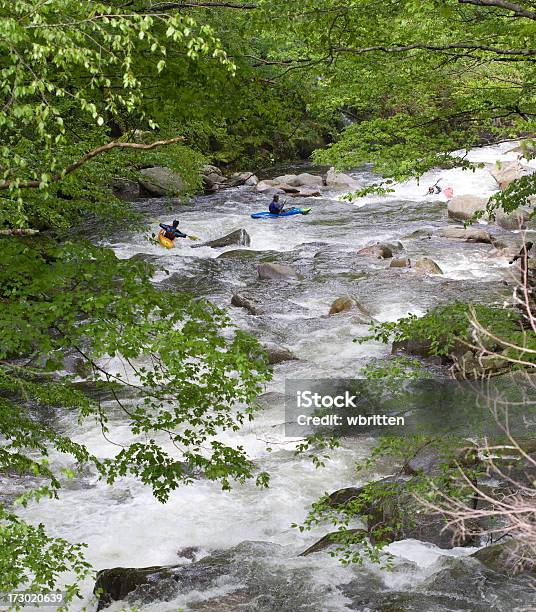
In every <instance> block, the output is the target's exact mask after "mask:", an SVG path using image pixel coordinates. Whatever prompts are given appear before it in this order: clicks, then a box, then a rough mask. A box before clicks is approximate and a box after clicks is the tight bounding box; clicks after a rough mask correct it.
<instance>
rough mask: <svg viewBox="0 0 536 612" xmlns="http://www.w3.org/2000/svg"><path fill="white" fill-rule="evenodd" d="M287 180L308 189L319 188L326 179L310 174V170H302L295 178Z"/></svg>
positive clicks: (291, 183) (293, 184) (290, 183)
mask: <svg viewBox="0 0 536 612" xmlns="http://www.w3.org/2000/svg"><path fill="white" fill-rule="evenodd" d="M287 182H288V184H289V185H292V186H294V187H306V188H307V189H319V188H321V187H323V186H324V181H323V179H322V177H321V176H317V175H316V174H309V173H308V172H302V173H301V174H298V175H297V176H296V177H295V178H294V179H293V180H291V181H287Z"/></svg>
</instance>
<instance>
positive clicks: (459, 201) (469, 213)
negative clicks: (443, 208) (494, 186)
mask: <svg viewBox="0 0 536 612" xmlns="http://www.w3.org/2000/svg"><path fill="white" fill-rule="evenodd" d="M487 204H488V198H485V197H482V196H474V195H459V196H455V197H454V198H452V200H449V202H448V204H447V211H448V215H449V217H450V218H451V219H459V220H460V221H467V220H468V219H471V218H472V217H473V215H474V214H476V213H477V212H480V211H483V210H486V206H487Z"/></svg>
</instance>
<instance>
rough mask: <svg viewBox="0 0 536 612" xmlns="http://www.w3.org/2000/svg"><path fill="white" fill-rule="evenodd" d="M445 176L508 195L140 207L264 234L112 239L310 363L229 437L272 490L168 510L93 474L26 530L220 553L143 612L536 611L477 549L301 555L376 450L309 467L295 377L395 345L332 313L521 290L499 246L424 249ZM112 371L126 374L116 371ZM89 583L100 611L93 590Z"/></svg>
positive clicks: (284, 367) (221, 200)
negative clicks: (400, 255) (245, 294)
mask: <svg viewBox="0 0 536 612" xmlns="http://www.w3.org/2000/svg"><path fill="white" fill-rule="evenodd" d="M513 146H515V145H514V144H512V143H509V144H506V145H501V146H496V147H488V148H485V149H478V150H475V151H473V152H472V153H471V155H472V158H473V159H474V160H475V161H484V162H488V163H493V162H494V161H495V160H496V159H511V158H512V154H507V153H506V151H507V150H508V149H511V148H512V147H513ZM285 171H287V170H285ZM281 173H283V172H281ZM353 174H354V176H355V177H356V178H358V179H359V180H363V181H366V182H370V181H372V180H373V178H374V177H373V176H372V175H371V173H370V172H368V171H367V170H364V171H361V172H355V173H353ZM440 177H442V180H443V183H442V184H443V185H444V186H446V185H452V187H453V189H454V192H455V194H462V193H464V194H479V195H489V194H491V193H493V192H494V191H495V190H496V183H495V181H494V179H493V178H492V177H491V176H490V174H489V172H488V171H487V170H486V169H480V170H477V171H476V172H475V173H472V172H462V171H461V170H460V169H453V170H448V171H442V172H439V171H437V172H431V173H430V174H429V175H427V176H426V177H425V178H424V180H423V181H421V183H420V184H417V183H416V182H414V181H411V182H408V183H405V184H403V185H398V186H397V187H396V191H395V193H393V194H390V195H388V196H384V197H379V196H371V197H368V198H366V199H364V200H362V201H357V202H354V203H349V202H346V201H341V200H340V196H341V193H340V192H337V193H335V192H333V193H327V194H324V195H323V196H322V197H321V198H310V199H307V200H305V201H302V200H296V202H298V203H299V205H303V206H310V207H311V208H312V211H311V213H310V214H309V215H308V216H298V217H290V218H286V219H277V220H271V219H266V220H252V219H251V218H250V214H251V213H253V212H255V211H258V210H263V209H265V207H266V205H267V197H266V196H262V194H256V193H252V192H251V191H250V189H249V188H246V187H240V188H235V189H231V190H225V191H221V192H219V193H216V194H214V195H210V196H200V197H197V198H195V199H194V200H193V201H192V202H191V203H189V204H187V205H181V204H178V203H177V202H174V201H171V202H168V201H164V200H144V201H141V202H138V203H137V204H136V206H137V207H138V209H139V210H142V211H143V213H144V214H145V215H146V217H147V220H148V222H149V224H150V227H151V230H152V231H156V229H157V226H158V222H159V221H162V220H164V221H167V222H169V221H170V220H171V219H173V218H175V217H177V218H178V219H180V227H181V228H182V229H183V230H184V231H186V232H188V233H190V234H194V235H197V236H200V237H202V238H203V239H210V238H215V237H218V236H223V235H224V234H227V233H228V232H230V231H232V230H234V229H238V228H243V229H245V230H246V231H247V232H248V233H249V235H250V236H251V246H250V247H249V248H244V247H237V246H234V247H226V248H223V249H211V248H208V247H203V248H199V249H192V248H191V244H192V243H191V242H190V241H187V240H182V241H181V240H178V241H177V242H178V245H177V248H176V249H174V250H172V251H169V252H168V251H164V250H163V249H162V248H161V247H159V246H157V245H154V244H151V243H150V242H147V241H145V240H144V235H142V234H133V233H131V232H120V233H118V234H117V235H114V236H112V237H111V238H108V239H107V240H106V241H105V242H104V243H103V244H105V245H107V246H110V247H111V248H113V249H114V251H115V253H116V254H117V256H118V257H120V258H129V257H133V256H138V257H140V256H141V257H143V258H146V259H148V260H150V261H152V262H154V263H156V264H158V265H161V266H165V268H167V270H169V272H170V273H171V275H170V276H169V277H168V276H167V275H165V274H163V273H162V274H160V273H159V274H158V275H157V276H156V277H155V282H162V283H164V286H165V287H166V290H169V291H180V290H189V291H193V292H194V293H195V294H196V295H199V296H204V297H207V298H210V299H211V300H212V301H213V302H215V303H216V304H218V305H220V306H224V307H227V308H229V314H230V316H231V318H232V319H233V321H234V322H235V323H236V325H237V326H238V327H240V328H241V329H244V330H247V331H249V332H251V333H252V334H253V335H254V336H256V337H257V338H259V339H260V340H261V341H263V342H272V343H276V344H278V345H284V346H286V347H288V348H289V349H290V350H291V351H292V352H293V353H295V355H296V356H297V357H298V358H299V360H297V361H288V362H284V363H281V364H280V365H277V366H275V368H274V378H273V381H271V382H270V383H269V385H268V386H267V389H266V394H265V395H264V396H263V397H261V402H262V404H263V410H262V412H260V413H259V414H258V416H257V417H256V419H255V420H254V421H253V422H252V423H251V424H248V425H246V426H245V427H243V429H242V430H241V431H240V432H237V433H234V434H233V433H225V434H223V439H224V441H226V442H229V443H232V444H240V445H242V446H244V448H245V449H246V450H247V452H248V454H249V456H250V457H251V458H252V459H253V460H254V461H255V463H256V464H257V465H258V466H259V468H262V469H264V470H267V471H268V472H270V474H271V485H270V487H269V489H267V490H259V489H257V488H256V487H255V486H254V485H253V484H246V485H243V486H236V487H235V488H233V490H232V491H230V492H222V491H221V489H220V487H219V486H218V485H217V484H215V483H211V482H207V481H206V480H203V479H200V480H199V481H197V482H196V483H195V484H194V485H192V486H189V487H184V488H181V489H180V490H178V491H177V492H175V493H173V494H172V496H171V498H170V500H169V502H168V503H167V504H165V505H162V504H160V503H158V502H157V501H156V500H155V499H154V498H153V497H152V495H151V493H150V491H149V490H148V489H147V488H145V487H144V486H142V485H141V484H139V483H138V482H137V481H135V480H134V479H131V478H123V479H121V480H119V481H118V482H117V483H116V484H115V485H114V486H113V487H110V486H107V485H106V484H104V483H102V482H98V481H97V480H96V478H95V476H94V474H92V473H86V474H84V475H82V476H81V477H79V478H77V479H76V480H75V481H73V482H72V483H70V484H68V486H67V488H66V489H65V490H64V491H63V493H62V496H61V500H60V501H53V500H45V501H42V502H41V503H40V504H38V505H32V506H30V507H29V508H27V509H25V510H22V511H21V514H22V515H23V516H24V518H26V519H28V520H31V521H33V522H37V521H39V522H43V523H45V524H46V525H47V528H48V529H49V531H50V532H51V533H52V534H53V535H58V536H61V537H64V538H66V539H68V540H71V541H76V542H86V543H87V544H88V551H87V557H88V559H89V561H90V562H91V563H92V564H93V566H94V567H95V568H96V569H103V568H110V567H117V566H124V567H136V566H139V567H143V566H150V565H165V564H177V563H180V562H184V563H185V564H191V558H192V557H193V558H194V560H198V559H201V558H203V557H204V556H206V555H212V557H209V559H212V560H214V559H219V567H221V568H223V569H221V570H220V571H219V572H218V574H217V575H216V576H215V577H213V578H211V580H208V579H207V577H206V576H203V575H202V574H203V572H202V569H203V566H202V565H201V566H199V570H198V571H197V572H193V573H192V575H191V576H190V578H189V580H188V581H186V582H185V586H183V588H182V589H181V592H180V593H174V594H172V595H170V594H169V592H167V591H165V590H164V591H162V600H161V601H156V602H153V603H145V604H144V605H142V606H141V608H142V609H143V610H154V611H156V610H158V611H159V612H163V611H171V610H179V609H185V610H207V611H208V610H214V611H216V610H217V611H218V612H219V611H222V610H229V611H230V610H259V611H270V612H275V611H279V610H281V611H289V612H290V611H296V610H304V611H309V610H310V611H317V610H360V611H366V610H371V611H372V610H374V611H380V610H382V611H384V612H387V611H393V612H394V611H395V610H397V611H398V610H400V611H402V610H404V611H409V610H431V611H432V610H433V611H443V610H444V611H452V612H454V611H455V610H505V609H510V610H522V609H526V610H528V609H530V602H531V597H533V596H534V592H533V591H532V595H531V592H530V589H529V588H528V587H527V585H526V584H525V583H524V582H523V581H522V580H521V579H512V580H509V581H506V579H501V580H498V579H497V577H496V575H492V574H491V573H490V572H489V571H487V570H485V569H484V568H483V567H482V566H480V564H479V563H478V562H477V561H475V560H474V559H470V558H468V555H470V554H471V553H472V552H474V550H475V549H473V548H454V549H452V550H442V549H439V548H437V547H435V546H433V545H431V544H427V543H423V542H418V541H416V540H405V541H402V542H397V543H395V544H392V545H391V546H390V547H389V551H390V552H391V553H392V554H393V555H395V562H394V568H393V570H392V571H381V570H380V569H379V568H378V567H376V566H374V565H369V564H366V565H365V566H362V567H360V566H349V567H344V566H342V565H341V564H340V563H339V562H338V561H337V560H336V559H333V558H331V557H330V556H329V555H328V554H325V553H318V554H314V555H311V556H308V557H297V555H298V554H299V553H300V552H302V551H303V550H304V549H306V548H307V547H308V546H310V545H311V544H312V543H313V542H315V541H316V540H317V539H318V538H319V537H321V536H323V535H324V534H325V533H326V532H327V531H329V530H330V528H329V526H326V527H323V528H318V529H316V530H314V531H311V532H303V533H301V532H300V531H299V530H297V529H293V528H291V526H290V525H291V523H293V522H297V523H300V522H301V521H302V520H303V519H304V517H305V515H306V513H307V510H308V509H309V507H310V504H311V503H312V502H313V501H315V500H316V499H317V498H318V497H319V496H321V495H322V494H323V493H325V492H332V491H335V490H336V489H338V488H341V487H345V486H349V485H359V484H361V483H362V482H363V476H362V475H360V476H359V477H357V475H356V473H355V471H354V469H353V466H354V463H355V461H356V460H357V459H359V458H363V457H366V456H367V455H368V453H369V452H370V448H371V445H372V442H371V441H369V440H361V441H360V440H355V439H354V440H346V441H343V443H342V445H341V448H340V449H337V450H336V451H334V452H333V453H332V456H331V458H330V459H329V460H328V461H327V462H326V466H325V467H324V468H322V469H316V468H315V467H314V465H313V464H312V463H311V461H310V460H309V459H307V458H304V457H296V456H295V454H294V452H293V450H294V446H295V440H292V439H287V438H285V437H284V427H283V423H284V413H283V396H282V391H283V387H284V380H285V378H328V377H334V378H336V377H353V376H356V375H357V374H358V373H359V371H360V369H361V368H362V367H363V366H364V365H365V364H367V363H369V362H370V361H371V360H374V359H377V358H382V357H384V356H387V355H388V354H389V347H388V346H385V345H382V344H380V343H376V342H367V343H365V344H356V343H353V342H352V340H353V339H354V338H356V337H361V336H364V335H366V333H367V326H366V325H363V324H361V323H360V322H359V321H356V320H354V318H353V316H352V315H351V313H347V314H341V315H336V316H331V317H328V316H327V313H328V311H329V307H330V304H331V303H332V302H333V301H334V300H335V299H336V298H337V297H340V296H343V295H347V294H351V295H354V296H356V297H357V298H358V299H359V300H360V301H361V302H362V303H363V304H364V305H365V306H366V307H367V308H369V309H370V311H371V312H372V314H373V315H374V317H375V318H376V319H378V320H380V321H392V320H396V319H397V318H399V317H401V316H404V315H406V314H408V313H416V314H422V313H424V312H425V311H426V310H428V309H429V308H430V307H432V306H434V305H436V304H439V303H444V302H447V301H450V300H455V299H465V300H467V299H474V300H479V301H485V302H490V301H494V300H500V299H502V298H501V296H503V295H504V291H505V288H504V282H503V281H505V280H508V279H509V278H510V272H509V266H508V262H507V260H506V259H505V258H504V257H494V256H492V255H491V251H493V248H492V247H491V246H490V245H489V244H473V243H465V242H462V241H453V240H447V239H444V238H436V237H432V238H427V237H426V231H428V230H434V229H437V228H439V227H444V226H446V225H447V223H448V220H447V212H446V204H445V199H444V198H443V197H442V196H441V195H438V196H425V195H423V194H424V193H425V192H426V188H427V186H428V185H429V184H432V183H434V182H435V181H436V180H437V179H438V178H440ZM292 203H293V204H294V201H292ZM423 230H425V231H423ZM415 232H417V234H415ZM419 232H420V233H419ZM493 232H494V233H495V234H496V235H497V236H499V237H502V238H504V239H506V240H507V241H510V242H512V241H516V240H517V241H520V237H519V236H518V235H517V236H516V235H515V233H512V232H507V231H505V230H500V229H499V228H497V227H493ZM423 235H424V237H423ZM376 241H388V242H391V243H392V242H396V241H401V242H402V244H403V245H404V250H405V253H406V254H407V255H408V256H409V257H410V258H411V259H412V261H413V260H415V259H417V258H418V257H419V256H427V257H430V258H432V259H433V260H434V261H436V262H437V263H438V264H439V266H440V267H441V269H442V270H443V275H442V276H439V275H438V276H418V275H416V274H414V273H413V272H412V271H410V270H404V269H389V268H388V267H387V266H388V265H389V262H388V261H384V260H378V259H373V258H367V257H359V256H357V255H356V251H357V250H358V249H360V248H362V247H365V246H367V245H368V244H371V243H373V242H376ZM267 261H268V262H277V263H284V264H289V265H291V266H293V267H294V268H296V269H297V270H298V271H299V272H300V275H301V277H302V278H301V279H300V280H294V281H288V282H266V281H259V280H258V278H257V264H258V263H260V262H267ZM244 289H247V290H248V291H249V292H251V293H253V294H255V295H256V296H258V298H259V299H260V300H261V301H262V303H263V306H264V307H265V309H266V311H267V314H265V315H260V316H252V315H250V314H249V313H248V312H247V311H246V310H244V309H241V308H235V307H230V300H231V296H232V295H233V293H235V292H236V291H239V290H244ZM106 365H107V367H110V368H116V369H120V368H123V365H122V364H121V363H120V362H119V361H118V360H115V361H113V362H110V363H107V364H106ZM127 374H128V372H127ZM71 419H72V416H71V415H65V416H64V417H62V420H61V422H60V426H61V428H62V429H63V430H64V431H65V432H66V433H67V434H68V435H69V436H70V437H71V438H72V439H73V440H76V441H79V442H81V443H83V444H86V445H87V446H88V447H89V448H90V449H91V450H92V451H93V452H94V453H95V454H97V455H98V456H101V457H104V456H110V455H112V454H113V453H114V452H116V449H115V448H114V447H113V446H111V445H109V444H108V443H107V442H106V441H105V440H104V439H103V437H102V435H101V433H100V431H99V429H98V428H97V427H96V426H95V424H94V423H92V422H90V421H87V422H86V423H83V424H81V425H80V424H77V423H76V422H75V421H74V420H71ZM129 435H130V434H129V431H128V429H127V427H126V426H125V424H124V423H122V421H121V420H120V417H119V415H118V416H117V417H116V419H115V420H114V421H113V422H112V425H111V432H110V437H111V438H112V439H114V440H115V441H117V442H121V441H126V440H129ZM368 476H375V475H374V474H369V475H368ZM191 547H193V549H191V550H188V551H185V549H190V548H191ZM181 551H182V552H181ZM218 555H219V556H218ZM186 557H187V558H186ZM194 565H195V564H194ZM83 586H84V593H85V595H86V600H85V602H84V603H85V604H87V603H88V602H89V601H90V599H89V598H90V594H91V590H92V587H93V582H91V581H87V583H85V584H84V585H83ZM164 599H167V601H164ZM90 609H91V607H90ZM110 609H111V610H121V609H124V605H123V604H122V603H121V602H118V603H116V604H114V605H113V606H112V607H111V608H110ZM138 609H139V607H138Z"/></svg>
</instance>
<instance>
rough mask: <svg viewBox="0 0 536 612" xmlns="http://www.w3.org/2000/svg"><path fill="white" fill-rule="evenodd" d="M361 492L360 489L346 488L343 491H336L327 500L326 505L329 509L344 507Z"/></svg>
mask: <svg viewBox="0 0 536 612" xmlns="http://www.w3.org/2000/svg"><path fill="white" fill-rule="evenodd" d="M361 492H362V489H361V488H356V487H346V488H345V489H338V490H337V491H334V492H333V493H331V494H330V495H328V498H327V504H328V506H329V507H330V508H336V507H337V506H345V505H346V504H347V503H349V502H351V501H352V500H353V499H357V497H358V496H359V494H360V493H361Z"/></svg>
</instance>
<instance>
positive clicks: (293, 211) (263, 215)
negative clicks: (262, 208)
mask: <svg viewBox="0 0 536 612" xmlns="http://www.w3.org/2000/svg"><path fill="white" fill-rule="evenodd" d="M309 212H311V209H310V208H289V209H288V210H285V211H284V212H282V213H280V214H279V215H274V214H272V213H271V212H258V213H254V214H252V215H251V218H252V219H277V218H278V217H292V216H293V215H306V214H307V213H309Z"/></svg>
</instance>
